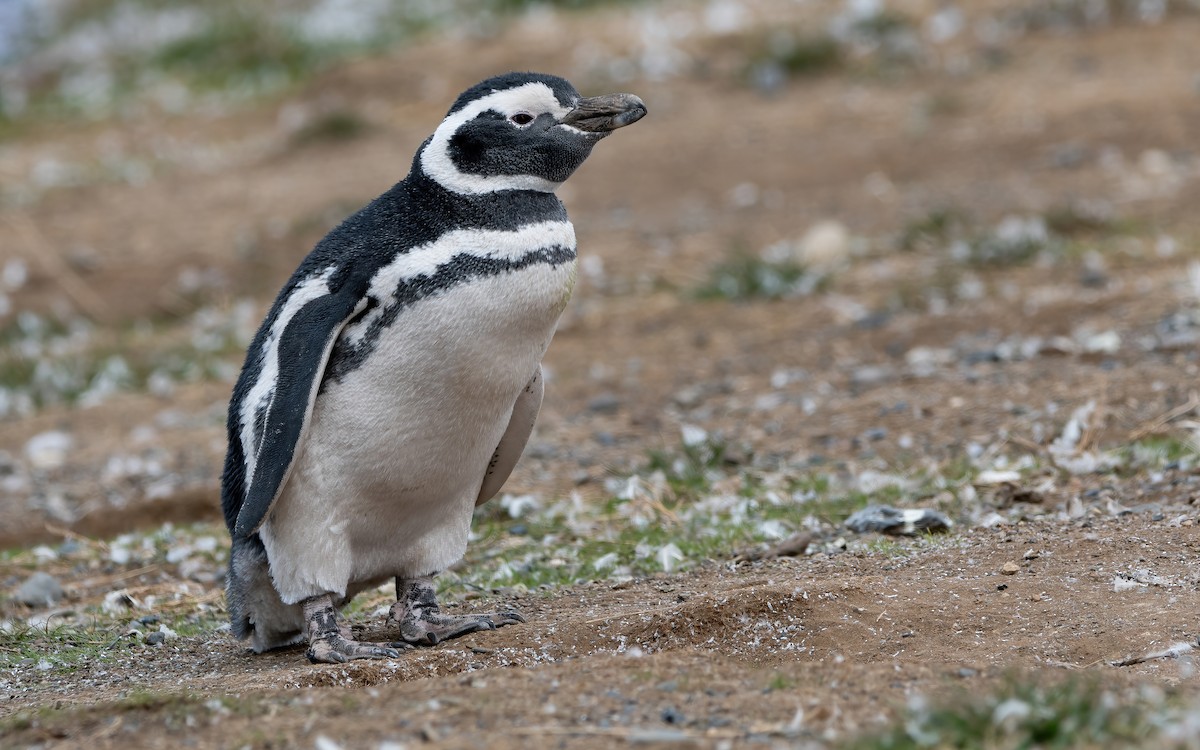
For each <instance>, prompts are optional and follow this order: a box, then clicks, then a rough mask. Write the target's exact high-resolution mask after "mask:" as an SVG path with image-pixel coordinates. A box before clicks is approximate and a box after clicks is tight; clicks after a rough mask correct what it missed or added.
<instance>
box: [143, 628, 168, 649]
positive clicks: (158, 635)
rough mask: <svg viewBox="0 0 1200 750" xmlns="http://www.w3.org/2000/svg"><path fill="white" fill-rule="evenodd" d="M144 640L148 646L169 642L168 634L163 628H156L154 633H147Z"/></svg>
mask: <svg viewBox="0 0 1200 750" xmlns="http://www.w3.org/2000/svg"><path fill="white" fill-rule="evenodd" d="M144 640H145V641H146V645H147V646H161V645H162V644H164V643H166V642H167V634H166V633H164V632H162V631H161V630H155V631H154V632H153V633H147V634H146V637H145V639H144Z"/></svg>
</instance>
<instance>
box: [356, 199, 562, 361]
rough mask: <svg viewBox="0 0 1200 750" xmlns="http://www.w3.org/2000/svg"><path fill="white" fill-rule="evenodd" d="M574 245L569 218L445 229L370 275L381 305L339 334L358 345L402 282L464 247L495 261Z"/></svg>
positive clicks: (425, 273)
mask: <svg viewBox="0 0 1200 750" xmlns="http://www.w3.org/2000/svg"><path fill="white" fill-rule="evenodd" d="M555 246H557V247H569V248H572V249H574V247H575V228H574V227H573V226H571V223H570V222H569V221H543V222H539V223H537V224H527V225H526V226H523V227H521V228H520V229H516V230H512V231H496V230H489V229H456V230H453V231H450V232H446V233H445V234H443V235H442V236H441V237H438V238H437V239H436V240H434V241H433V242H429V243H427V244H424V245H420V246H418V247H414V248H413V249H412V250H410V251H408V252H407V253H404V254H402V255H397V256H396V259H395V260H393V261H392V262H391V263H389V264H388V265H386V266H384V267H383V268H381V269H379V270H378V271H376V272H375V275H374V276H373V277H372V278H371V286H370V290H369V291H368V294H370V295H371V296H372V297H374V298H375V299H377V300H379V301H380V304H379V305H377V306H376V307H375V308H373V309H372V310H371V312H369V313H367V314H366V315H364V316H363V317H362V318H361V319H359V320H358V321H356V322H355V323H354V324H353V325H350V326H347V327H346V329H345V331H343V333H342V335H343V336H344V337H345V338H346V340H347V341H348V342H349V343H351V344H357V343H358V342H359V341H360V340H361V339H362V337H363V335H364V334H365V333H366V332H367V329H368V328H370V326H371V324H372V323H373V322H374V321H375V320H376V319H377V318H378V317H379V316H380V315H382V314H383V311H384V308H386V307H387V306H388V305H389V304H391V303H392V302H393V301H394V300H395V295H396V290H397V289H398V288H399V286H400V283H401V282H408V281H412V280H414V279H416V278H417V277H419V276H432V275H433V274H434V273H436V272H437V270H438V268H440V267H441V266H443V265H445V264H446V263H449V262H450V261H451V260H452V259H453V258H454V256H456V255H458V254H460V253H462V252H463V249H464V248H473V249H474V251H473V253H472V254H474V255H476V256H478V257H480V258H491V259H496V260H512V261H515V260H520V259H521V258H523V257H525V256H526V255H528V254H529V253H531V252H534V251H536V250H541V249H543V248H548V247H555Z"/></svg>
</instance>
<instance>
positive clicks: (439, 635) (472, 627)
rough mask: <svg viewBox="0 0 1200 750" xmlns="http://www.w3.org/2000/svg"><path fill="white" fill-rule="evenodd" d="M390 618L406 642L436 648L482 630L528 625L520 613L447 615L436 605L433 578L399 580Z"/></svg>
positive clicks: (397, 580) (389, 614) (389, 613)
mask: <svg viewBox="0 0 1200 750" xmlns="http://www.w3.org/2000/svg"><path fill="white" fill-rule="evenodd" d="M388 619H389V620H395V621H396V622H397V623H398V624H399V626H400V638H401V639H402V640H403V641H404V642H405V643H411V644H422V645H429V646H435V645H437V644H438V643H441V642H442V641H446V640H449V639H451V638H457V637H459V636H461V635H466V634H467V633H474V632H476V631H479V630H495V629H496V628H499V627H503V626H505V625H512V624H514V623H518V622H525V618H524V617H522V616H521V614H520V613H519V612H491V613H488V614H482V615H444V614H442V612H441V608H440V607H439V606H438V603H437V595H436V592H435V591H434V588H433V576H424V577H421V578H408V579H402V578H397V579H396V603H395V604H393V605H392V609H391V611H390V612H388Z"/></svg>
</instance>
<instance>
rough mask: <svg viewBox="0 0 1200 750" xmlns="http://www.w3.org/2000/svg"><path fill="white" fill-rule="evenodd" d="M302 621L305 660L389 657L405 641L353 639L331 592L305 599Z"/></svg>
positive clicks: (320, 660)
mask: <svg viewBox="0 0 1200 750" xmlns="http://www.w3.org/2000/svg"><path fill="white" fill-rule="evenodd" d="M304 621H305V622H306V623H307V624H308V654H307V656H308V660H309V661H311V662H313V663H314V664H316V663H321V662H324V663H327V664H341V663H343V662H347V661H350V660H351V659H389V658H395V657H397V656H399V655H400V651H399V650H397V648H399V649H407V648H411V647H410V646H409V645H408V644H405V643H392V644H382V643H363V642H362V641H356V640H354V634H353V633H351V632H350V626H349V625H348V624H346V622H345V621H343V620H342V619H341V618H340V617H339V616H338V612H337V608H336V607H334V606H333V595H332V594H322V595H321V596H314V597H312V598H311V599H305V600H304Z"/></svg>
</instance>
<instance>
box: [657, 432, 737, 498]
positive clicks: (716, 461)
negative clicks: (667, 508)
mask: <svg viewBox="0 0 1200 750" xmlns="http://www.w3.org/2000/svg"><path fill="white" fill-rule="evenodd" d="M725 452H726V445H725V443H724V441H721V440H702V441H699V442H696V443H685V444H683V445H682V446H680V449H679V450H678V451H677V452H675V453H673V454H672V453H667V452H665V451H651V452H650V460H649V462H648V463H647V465H646V467H645V470H644V471H645V473H653V472H656V471H661V472H662V473H663V476H664V477H665V478H666V481H667V484H668V485H669V486H670V488H671V491H672V494H673V495H674V498H673V499H674V500H675V501H686V500H695V499H697V498H698V497H699V496H700V495H702V494H703V493H705V492H707V491H708V490H709V489H710V488H711V487H712V483H713V481H714V480H716V479H719V478H720V477H721V476H722V472H721V470H722V469H723V468H724V467H725Z"/></svg>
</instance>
